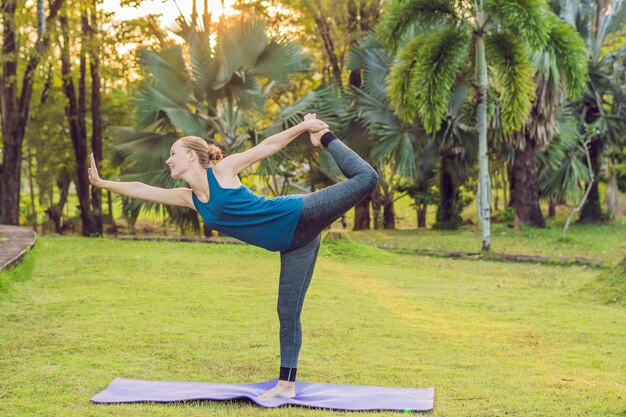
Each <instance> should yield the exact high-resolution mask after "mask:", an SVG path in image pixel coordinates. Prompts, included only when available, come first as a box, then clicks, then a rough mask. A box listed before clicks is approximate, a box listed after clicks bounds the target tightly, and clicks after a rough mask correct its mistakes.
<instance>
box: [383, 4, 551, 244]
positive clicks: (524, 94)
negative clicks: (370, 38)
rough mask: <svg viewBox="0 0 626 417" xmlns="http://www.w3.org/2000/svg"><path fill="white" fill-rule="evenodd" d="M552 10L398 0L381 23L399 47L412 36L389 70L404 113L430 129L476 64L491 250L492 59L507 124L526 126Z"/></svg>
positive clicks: (483, 200)
mask: <svg viewBox="0 0 626 417" xmlns="http://www.w3.org/2000/svg"><path fill="white" fill-rule="evenodd" d="M546 14H547V7H546V5H545V3H544V2H543V1H541V0H524V1H522V0H506V1H505V0H476V1H474V2H463V1H456V0H455V1H446V0H414V1H404V0H392V1H390V2H388V3H386V5H385V9H384V11H383V15H382V18H381V23H380V25H379V27H378V33H379V39H380V40H381V42H382V44H383V45H384V46H385V47H387V48H389V50H391V51H394V52H395V51H398V48H399V47H400V46H401V44H402V43H403V38H404V37H405V36H408V37H410V39H409V41H408V42H407V43H406V45H405V46H404V47H402V48H401V49H400V50H399V51H398V52H397V64H396V65H395V66H394V69H393V70H392V73H391V76H390V81H391V83H390V87H389V88H390V93H391V97H392V104H393V107H394V108H395V109H396V111H397V112H398V114H399V115H400V116H401V117H402V118H403V119H404V120H407V121H412V120H414V119H415V117H416V116H418V115H419V116H420V118H421V120H422V122H423V123H424V127H425V128H426V130H427V131H428V132H429V133H431V132H434V131H437V130H438V129H439V128H440V127H441V124H442V121H443V119H444V118H445V117H446V114H447V111H448V102H449V101H450V97H451V94H452V90H453V87H454V85H455V84H456V82H457V80H458V78H459V74H460V73H461V72H462V71H464V70H467V68H468V66H471V65H473V67H471V69H472V70H473V72H474V73H475V83H476V92H475V106H476V118H477V130H478V139H479V141H478V142H479V144H478V146H479V150H478V155H479V158H478V159H479V164H480V172H479V181H478V182H479V186H478V210H479V215H478V217H479V219H480V221H481V223H482V249H483V250H489V248H490V239H491V236H490V206H491V185H490V179H489V170H488V159H487V85H488V79H487V70H488V67H487V63H489V64H490V67H489V70H490V72H491V73H492V75H493V77H494V78H495V86H496V89H497V90H498V91H499V93H500V100H501V102H502V106H501V117H502V126H503V129H504V131H505V133H512V132H514V131H516V130H519V129H520V128H521V127H522V126H523V124H524V122H525V120H526V117H527V116H528V113H529V111H530V108H531V103H532V99H533V96H534V84H533V74H532V67H531V62H530V48H532V49H540V48H541V47H543V46H544V45H545V43H546V41H547V39H548V26H547V23H548V22H547V20H546ZM416 27H417V29H416ZM411 31H412V33H411ZM470 51H473V53H474V54H473V57H472V54H470ZM487 58H488V59H487Z"/></svg>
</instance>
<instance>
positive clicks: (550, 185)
mask: <svg viewBox="0 0 626 417" xmlns="http://www.w3.org/2000/svg"><path fill="white" fill-rule="evenodd" d="M556 118H557V120H558V125H559V132H558V133H557V134H556V135H555V137H554V138H553V139H552V140H551V141H550V143H548V145H547V146H546V148H545V150H543V151H542V152H537V151H536V152H535V158H536V160H537V163H538V166H539V170H538V174H539V175H538V177H539V178H538V179H539V181H538V185H539V193H540V195H541V196H542V197H545V198H549V199H551V200H552V201H555V202H560V203H572V204H577V203H578V202H579V201H580V198H581V197H582V196H583V189H582V184H584V183H587V182H588V181H589V178H590V175H589V168H588V167H587V164H586V163H585V162H584V159H585V151H584V149H583V147H582V141H581V137H580V136H581V135H580V134H579V133H578V131H577V130H576V128H577V126H576V124H577V121H576V118H575V117H574V115H573V114H572V113H571V111H570V110H568V109H567V108H561V109H560V110H559V111H558V113H557V115H556Z"/></svg>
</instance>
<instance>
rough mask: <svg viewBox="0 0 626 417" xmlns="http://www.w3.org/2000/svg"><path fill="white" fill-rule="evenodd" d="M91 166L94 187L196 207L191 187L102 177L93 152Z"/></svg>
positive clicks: (171, 204) (151, 199)
mask: <svg viewBox="0 0 626 417" xmlns="http://www.w3.org/2000/svg"><path fill="white" fill-rule="evenodd" d="M90 159H91V167H90V168H89V169H88V173H89V182H90V183H91V184H92V185H93V186H94V187H99V188H104V189H105V190H109V191H112V192H114V193H117V194H121V195H123V196H126V197H130V198H138V199H140V200H146V201H152V202H154V203H160V204H167V205H170V206H180V207H189V208H192V209H195V207H194V205H193V201H192V199H191V189H190V188H159V187H153V186H151V185H148V184H144V183H142V182H119V181H107V180H103V179H101V178H100V175H99V174H98V169H97V168H96V162H95V160H94V158H93V154H91V158H90Z"/></svg>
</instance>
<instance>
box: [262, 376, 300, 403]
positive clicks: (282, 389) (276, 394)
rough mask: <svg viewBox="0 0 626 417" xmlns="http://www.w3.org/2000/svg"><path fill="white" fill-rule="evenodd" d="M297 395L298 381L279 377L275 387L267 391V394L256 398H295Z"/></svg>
mask: <svg viewBox="0 0 626 417" xmlns="http://www.w3.org/2000/svg"><path fill="white" fill-rule="evenodd" d="M295 396H296V383H295V382H290V381H283V380H280V379H279V380H278V383H277V384H276V386H274V388H272V389H270V390H268V391H266V392H265V394H263V395H260V396H258V397H256V399H257V400H267V399H268V398H293V397H295Z"/></svg>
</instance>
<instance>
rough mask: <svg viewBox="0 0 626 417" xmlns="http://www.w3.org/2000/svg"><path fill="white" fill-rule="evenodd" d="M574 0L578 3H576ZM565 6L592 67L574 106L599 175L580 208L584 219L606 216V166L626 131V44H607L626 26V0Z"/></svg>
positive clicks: (567, 2)
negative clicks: (601, 184)
mask: <svg viewBox="0 0 626 417" xmlns="http://www.w3.org/2000/svg"><path fill="white" fill-rule="evenodd" d="M571 3H574V5H576V6H578V7H572V5H571ZM561 5H562V6H563V7H562V8H563V9H564V10H570V11H571V13H569V15H568V16H569V19H570V21H571V22H572V23H575V24H576V28H577V29H578V32H579V33H580V34H581V35H582V37H583V39H585V43H586V45H587V51H588V55H589V71H588V74H587V83H586V89H585V92H584V94H583V96H582V97H581V98H580V99H578V100H576V101H574V102H573V103H572V104H571V105H572V108H573V109H574V113H575V114H577V115H579V116H580V119H579V130H580V131H581V132H586V134H587V135H588V136H589V138H590V139H591V142H590V143H589V153H590V156H591V166H592V167H593V177H594V178H596V181H595V182H594V183H593V184H592V185H591V189H590V192H589V196H588V198H587V200H586V202H585V204H584V206H583V207H582V210H581V212H580V218H579V219H580V221H582V222H599V221H603V220H604V215H603V213H602V208H601V205H600V193H599V189H598V180H599V179H602V165H603V161H604V158H605V152H606V151H607V149H608V148H609V145H610V144H617V143H619V142H620V138H621V135H622V132H623V131H624V129H626V104H625V103H626V95H625V94H624V91H623V90H622V88H623V85H624V73H625V66H624V65H619V64H618V63H619V57H620V56H622V57H623V56H624V55H626V46H624V45H619V46H618V47H616V48H614V49H613V50H610V51H608V50H607V49H606V48H605V45H606V41H607V39H608V36H609V35H611V34H612V33H617V32H619V31H620V30H623V28H624V26H625V25H626V2H625V1H624V0H585V1H582V2H577V1H574V0H562V1H561Z"/></svg>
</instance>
